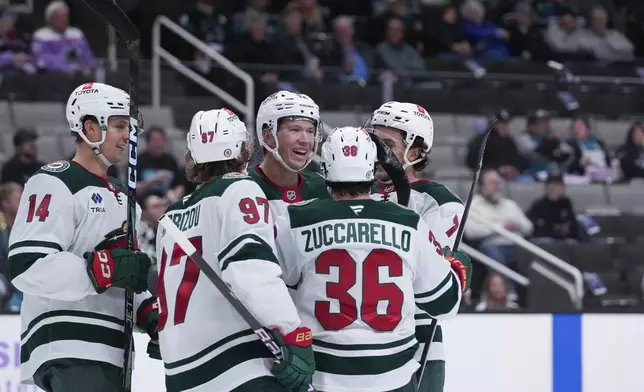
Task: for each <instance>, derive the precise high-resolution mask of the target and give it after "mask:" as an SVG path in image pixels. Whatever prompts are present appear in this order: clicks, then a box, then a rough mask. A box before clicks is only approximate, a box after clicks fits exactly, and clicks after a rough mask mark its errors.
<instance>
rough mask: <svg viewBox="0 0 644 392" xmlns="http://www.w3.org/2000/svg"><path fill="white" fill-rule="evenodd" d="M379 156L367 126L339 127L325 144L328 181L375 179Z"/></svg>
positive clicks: (323, 158)
mask: <svg viewBox="0 0 644 392" xmlns="http://www.w3.org/2000/svg"><path fill="white" fill-rule="evenodd" d="M376 155H377V152H376V145H375V144H374V142H373V140H371V137H370V136H369V134H368V133H367V131H365V130H364V129H363V128H356V127H343V128H335V129H334V130H333V132H331V134H330V135H329V136H328V137H327V139H326V141H325V142H324V144H323V145H322V162H321V169H322V175H323V176H324V178H325V179H326V180H327V182H369V181H373V180H374V178H375V177H374V168H375V164H376Z"/></svg>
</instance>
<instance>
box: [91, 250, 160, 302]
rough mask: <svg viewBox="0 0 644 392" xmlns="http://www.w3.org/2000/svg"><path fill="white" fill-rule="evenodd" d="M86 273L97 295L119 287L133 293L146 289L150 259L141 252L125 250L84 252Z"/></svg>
mask: <svg viewBox="0 0 644 392" xmlns="http://www.w3.org/2000/svg"><path fill="white" fill-rule="evenodd" d="M84 256H85V259H86V260H87V273H88V274H89V278H90V280H91V281H92V284H93V285H94V289H95V290H96V292H97V293H99V294H100V293H102V292H104V291H105V290H107V289H108V288H110V287H112V286H114V287H120V288H123V289H129V290H132V291H134V292H135V293H141V292H143V291H145V290H147V288H148V270H149V269H150V264H151V261H150V258H149V257H148V255H146V254H145V253H142V252H133V251H131V250H127V249H110V250H95V251H93V252H86V253H85V255H84Z"/></svg>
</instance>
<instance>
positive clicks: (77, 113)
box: [66, 82, 130, 166]
mask: <svg viewBox="0 0 644 392" xmlns="http://www.w3.org/2000/svg"><path fill="white" fill-rule="evenodd" d="M66 116H67V121H68V122H69V128H70V129H71V130H72V132H75V133H76V134H78V136H80V138H81V139H83V141H84V142H85V143H87V144H89V146H90V147H92V150H93V151H94V153H95V154H96V155H97V156H98V158H99V159H100V160H101V161H102V162H103V163H104V164H105V165H107V166H110V165H111V164H112V163H111V162H109V161H108V160H107V159H106V158H105V157H104V156H103V154H102V153H101V150H100V145H101V144H103V143H104V142H105V137H106V135H107V120H108V119H109V118H110V117H112V116H128V117H129V116H130V95H129V94H128V93H126V92H125V91H123V90H121V89H118V88H116V87H112V86H110V85H107V84H103V83H91V82H90V83H85V84H83V85H80V86H78V87H76V89H75V90H74V91H72V93H71V94H70V96H69V99H68V100H67V109H66ZM86 116H94V117H96V119H97V120H98V124H99V125H100V127H101V131H102V136H101V140H99V141H97V142H90V141H89V139H87V136H86V135H85V133H84V132H83V119H84V118H85V117H86Z"/></svg>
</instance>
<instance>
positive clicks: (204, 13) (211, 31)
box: [178, 0, 229, 75]
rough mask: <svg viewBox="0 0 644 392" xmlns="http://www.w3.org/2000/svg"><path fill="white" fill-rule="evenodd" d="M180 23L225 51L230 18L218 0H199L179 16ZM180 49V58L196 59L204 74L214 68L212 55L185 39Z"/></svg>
mask: <svg viewBox="0 0 644 392" xmlns="http://www.w3.org/2000/svg"><path fill="white" fill-rule="evenodd" d="M179 25H180V26H181V27H183V28H184V29H186V30H187V31H188V32H189V33H190V34H192V35H194V36H195V37H197V38H198V39H199V40H201V41H204V42H205V43H206V44H207V45H208V46H209V47H211V48H212V49H214V50H216V51H217V52H223V50H224V44H225V43H226V39H227V38H228V36H227V29H228V28H229V26H228V18H227V17H226V15H225V14H224V13H223V12H220V10H219V7H218V4H217V0H197V4H195V6H194V8H193V9H192V10H191V11H190V12H187V13H184V14H182V15H181V16H180V17H179ZM178 50H179V52H178V55H179V57H180V58H182V59H186V60H194V61H195V65H196V68H197V69H198V70H199V72H201V73H202V74H204V75H206V74H208V73H210V71H211V69H212V61H211V59H210V57H207V56H206V55H204V54H203V53H202V52H201V51H196V50H195V48H194V47H193V46H192V45H185V43H184V42H183V41H182V42H181V45H180V46H179V48H178Z"/></svg>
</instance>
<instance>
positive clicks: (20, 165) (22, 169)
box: [0, 129, 45, 185]
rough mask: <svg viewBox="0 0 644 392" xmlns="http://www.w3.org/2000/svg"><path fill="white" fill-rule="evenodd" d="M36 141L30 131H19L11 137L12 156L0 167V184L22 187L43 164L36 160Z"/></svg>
mask: <svg viewBox="0 0 644 392" xmlns="http://www.w3.org/2000/svg"><path fill="white" fill-rule="evenodd" d="M36 139H38V134H37V133H36V132H34V131H32V130H30V129H19V130H18V131H17V132H16V133H15V134H14V135H13V148H14V156H13V158H11V159H9V160H8V161H7V162H5V164H4V166H2V171H1V174H0V175H1V176H2V179H1V180H0V182H2V183H6V182H15V183H17V184H20V185H24V184H25V183H26V182H27V180H28V179H29V177H31V176H32V175H33V174H34V173H36V172H37V171H38V170H39V169H40V168H41V167H42V166H43V165H44V164H45V163H44V162H41V161H39V160H38V148H37V146H36Z"/></svg>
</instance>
